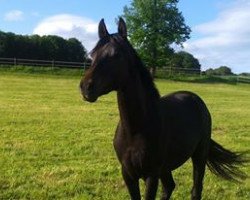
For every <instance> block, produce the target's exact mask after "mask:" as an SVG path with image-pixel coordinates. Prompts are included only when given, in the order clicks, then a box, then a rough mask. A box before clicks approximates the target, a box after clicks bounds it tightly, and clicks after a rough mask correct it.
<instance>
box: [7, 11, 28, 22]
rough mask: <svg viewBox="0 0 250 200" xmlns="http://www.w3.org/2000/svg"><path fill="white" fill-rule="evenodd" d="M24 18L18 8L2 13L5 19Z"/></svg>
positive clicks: (19, 19)
mask: <svg viewBox="0 0 250 200" xmlns="http://www.w3.org/2000/svg"><path fill="white" fill-rule="evenodd" d="M23 19H24V14H23V12H22V11H20V10H11V11H9V12H8V13H6V14H5V15H4V20H5V21H21V20H23Z"/></svg>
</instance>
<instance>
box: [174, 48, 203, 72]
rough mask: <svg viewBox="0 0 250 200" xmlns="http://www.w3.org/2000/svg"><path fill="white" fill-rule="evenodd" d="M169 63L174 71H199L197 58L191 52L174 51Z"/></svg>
mask: <svg viewBox="0 0 250 200" xmlns="http://www.w3.org/2000/svg"><path fill="white" fill-rule="evenodd" d="M170 65H171V68H172V69H173V70H174V71H176V72H178V71H183V69H184V71H185V69H191V70H194V71H195V72H200V69H201V65H200V63H199V60H198V59H196V58H195V57H194V56H193V55H192V54H190V53H188V52H185V51H180V52H178V53H174V54H173V56H172V58H171V60H170ZM190 72H192V71H190Z"/></svg>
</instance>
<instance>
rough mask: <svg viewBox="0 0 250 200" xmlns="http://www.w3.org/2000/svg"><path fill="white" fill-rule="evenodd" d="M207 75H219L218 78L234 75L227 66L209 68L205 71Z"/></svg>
mask: <svg viewBox="0 0 250 200" xmlns="http://www.w3.org/2000/svg"><path fill="white" fill-rule="evenodd" d="M205 73H206V74H207V75H219V76H226V75H234V73H233V72H232V70H231V68H229V67H227V66H221V67H218V68H215V69H211V68H209V69H208V70H206V71H205Z"/></svg>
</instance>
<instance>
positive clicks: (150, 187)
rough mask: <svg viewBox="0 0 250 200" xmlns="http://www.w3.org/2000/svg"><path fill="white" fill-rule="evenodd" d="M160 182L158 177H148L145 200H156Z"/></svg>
mask: <svg viewBox="0 0 250 200" xmlns="http://www.w3.org/2000/svg"><path fill="white" fill-rule="evenodd" d="M158 182H159V181H158V177H148V178H147V179H146V192H145V200H153V199H155V197H156V192H157V188H158Z"/></svg>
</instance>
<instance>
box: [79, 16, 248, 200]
mask: <svg viewBox="0 0 250 200" xmlns="http://www.w3.org/2000/svg"><path fill="white" fill-rule="evenodd" d="M98 31H99V38H100V39H99V41H98V43H97V45H96V47H95V48H94V49H93V50H92V52H91V57H92V65H91V67H90V69H89V70H88V71H87V72H86V74H85V76H84V78H83V79H82V80H81V83H80V88H81V92H82V95H83V97H84V99H85V100H87V101H89V102H95V101H96V100H97V98H98V97H99V96H101V95H104V94H107V93H109V92H110V91H113V90H115V91H117V99H118V107H119V111H120V122H119V124H118V126H117V130H116V134H115V138H114V147H115V151H116V154H117V157H118V159H119V161H120V163H121V165H122V175H123V178H124V181H125V183H126V185H127V188H128V191H129V193H130V196H131V199H134V200H137V199H138V200H139V199H141V195H140V189H139V179H140V178H142V179H144V181H145V184H146V193H145V199H147V200H153V199H155V196H156V192H157V188H158V182H159V180H160V181H161V182H162V186H163V194H162V199H169V198H170V196H171V193H172V192H173V190H174V188H175V183H174V180H173V177H172V173H171V172H172V171H173V170H174V169H176V168H178V167H179V166H181V165H182V164H183V163H185V162H186V161H187V160H188V159H189V158H191V159H192V163H193V188H192V192H191V193H192V199H193V200H199V199H201V193H202V187H203V177H204V172H205V167H206V165H207V166H208V167H209V169H210V170H211V171H212V172H214V173H215V174H216V175H219V176H221V177H222V178H225V179H229V180H237V179H238V178H243V177H244V174H243V173H242V172H241V171H240V170H239V169H238V165H241V164H242V163H243V159H242V157H241V155H240V154H237V153H234V152H231V151H229V150H226V149H225V148H223V147H222V146H221V145H219V144H218V143H216V142H215V141H213V140H212V139H211V116H210V114H209V111H208V109H207V107H206V105H205V103H204V102H203V101H202V99H201V98H200V97H199V96H197V95H196V94H194V93H192V92H187V91H180V92H175V93H172V94H169V95H167V96H163V97H160V95H159V92H158V90H157V89H156V87H155V85H154V83H153V80H152V78H151V75H150V73H149V72H148V70H147V69H146V68H145V67H144V65H143V63H142V61H141V60H140V58H139V57H138V54H137V53H136V51H135V50H134V49H133V47H132V46H131V44H130V43H129V41H128V39H127V30H126V24H125V22H124V21H123V19H122V18H120V20H119V25H118V33H116V34H109V33H108V31H107V29H106V26H105V23H104V20H101V21H100V23H99V30H98Z"/></svg>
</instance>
